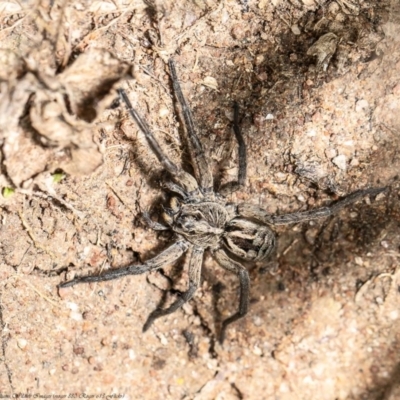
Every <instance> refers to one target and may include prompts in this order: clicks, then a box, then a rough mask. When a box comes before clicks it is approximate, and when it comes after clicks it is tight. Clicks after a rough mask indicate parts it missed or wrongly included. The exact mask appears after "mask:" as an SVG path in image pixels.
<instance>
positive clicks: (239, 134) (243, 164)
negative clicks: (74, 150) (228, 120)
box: [220, 102, 247, 196]
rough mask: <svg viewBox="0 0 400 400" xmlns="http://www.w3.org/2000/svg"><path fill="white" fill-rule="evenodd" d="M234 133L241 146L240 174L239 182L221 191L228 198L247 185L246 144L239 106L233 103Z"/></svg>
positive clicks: (231, 183) (228, 184)
mask: <svg viewBox="0 0 400 400" xmlns="http://www.w3.org/2000/svg"><path fill="white" fill-rule="evenodd" d="M233 132H234V133H235V137H236V140H237V142H238V145H239V172H238V180H237V181H236V182H228V183H227V184H225V185H223V186H222V188H221V189H220V193H221V194H222V195H223V196H226V195H227V194H229V193H232V192H235V191H236V190H238V189H240V188H241V187H242V186H244V185H245V183H246V174H247V156H246V143H245V142H244V140H243V136H242V132H241V131H240V127H239V105H238V103H236V102H235V103H233Z"/></svg>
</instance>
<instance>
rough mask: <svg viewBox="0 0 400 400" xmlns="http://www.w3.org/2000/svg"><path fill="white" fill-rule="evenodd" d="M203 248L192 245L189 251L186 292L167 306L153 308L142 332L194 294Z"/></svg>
mask: <svg viewBox="0 0 400 400" xmlns="http://www.w3.org/2000/svg"><path fill="white" fill-rule="evenodd" d="M203 255H204V249H202V248H201V247H199V246H193V247H192V249H191V252H190V261H189V288H188V290H187V291H186V292H183V293H182V294H181V295H180V297H179V298H178V299H177V300H176V301H174V302H173V303H172V304H171V305H170V306H169V307H168V308H166V309H161V308H157V309H155V310H154V311H153V312H152V313H151V314H150V315H149V317H148V319H147V321H146V323H145V324H144V326H143V332H145V331H147V330H148V329H149V328H150V326H151V324H152V323H153V322H154V321H155V320H156V319H157V318H160V317H163V316H165V315H168V314H172V313H173V312H175V311H176V310H178V308H181V307H182V306H183V305H184V304H185V303H186V302H188V301H189V300H190V299H191V298H192V297H193V295H194V293H195V291H196V290H197V288H198V287H199V286H200V279H201V265H202V263H203Z"/></svg>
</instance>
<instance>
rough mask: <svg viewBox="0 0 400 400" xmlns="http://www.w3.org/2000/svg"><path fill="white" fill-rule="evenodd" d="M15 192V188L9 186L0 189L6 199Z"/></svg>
mask: <svg viewBox="0 0 400 400" xmlns="http://www.w3.org/2000/svg"><path fill="white" fill-rule="evenodd" d="M14 193H15V190H14V189H13V188H10V187H4V188H3V190H2V191H1V194H2V195H3V197H4V198H5V199H8V198H9V197H11V196H12V195H13V194H14Z"/></svg>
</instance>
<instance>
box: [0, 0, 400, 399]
mask: <svg viewBox="0 0 400 400" xmlns="http://www.w3.org/2000/svg"><path fill="white" fill-rule="evenodd" d="M0 44H1V48H0V58H1V65H2V67H1V71H0V187H1V191H2V192H1V193H2V194H1V196H0V209H1V219H0V325H1V328H2V334H1V347H0V359H1V363H0V396H1V398H6V397H8V396H9V397H11V396H14V397H16V396H17V395H19V396H20V397H23V396H24V398H34V397H35V398H39V397H43V398H44V397H46V398H89V397H90V398H95V397H98V398H101V397H103V398H105V397H108V396H110V398H124V399H196V400H200V399H220V400H222V399H276V400H278V399H279V400H286V399H287V400H292V399H305V400H309V399H317V400H336V399H338V400H339V399H357V400H361V399H366V400H369V399H385V400H394V399H400V357H399V354H400V267H399V263H400V229H399V226H400V206H399V196H400V185H399V180H398V175H399V170H400V156H399V149H400V147H399V133H400V112H399V110H400V4H399V2H398V0H391V1H390V0H386V1H385V0H384V1H380V2H374V1H364V0H337V1H324V0H322V1H319V2H317V1H316V0H273V1H266V0H259V1H253V0H248V1H245V0H242V1H239V0H221V1H216V0H193V1H184V0H177V1H174V2H170V1H164V2H162V1H157V2H155V1H150V0H149V1H146V2H144V1H141V0H134V1H124V0H115V1H111V0H110V1H106V0H104V1H84V0H75V1H74V0H66V1H54V2H53V1H46V0H43V1H37V2H33V1H31V2H29V1H21V0H20V1H18V0H8V1H3V2H1V3H0ZM171 56H173V57H174V59H175V62H176V64H177V69H178V74H179V76H180V79H181V84H182V88H183V91H184V93H185V96H186V97H187V99H188V102H189V103H190V105H191V107H192V110H193V115H194V118H195V122H196V125H197V127H198V131H199V136H200V139H201V141H202V143H203V146H204V148H205V150H206V153H207V157H208V158H209V160H210V164H211V165H212V166H213V170H214V173H215V176H217V177H218V179H217V180H218V181H219V182H222V183H223V182H225V181H229V180H232V179H234V178H235V176H236V174H237V156H238V155H237V148H236V147H237V146H236V142H235V139H234V136H233V133H232V119H233V112H232V104H233V101H237V102H238V103H239V105H240V112H241V117H240V120H241V121H240V125H241V128H242V131H243V134H244V138H245V141H246V144H247V151H248V161H249V165H248V179H247V184H246V187H245V188H244V189H243V190H241V191H239V192H236V193H232V195H230V196H229V200H231V201H232V202H243V201H246V202H250V203H254V204H257V205H260V206H261V207H263V208H265V209H266V210H267V211H268V212H270V213H278V214H283V213H288V212H293V211H295V210H306V209H311V208H315V207H320V206H322V205H325V204H329V203H330V202H332V201H334V200H336V199H338V198H339V197H341V196H344V195H346V194H348V193H350V192H352V191H354V190H357V189H362V188H367V187H380V186H387V187H388V190H387V192H386V193H384V194H381V195H379V196H378V197H377V198H371V199H364V200H363V201H359V202H358V203H357V204H354V205H352V206H350V207H348V208H346V209H345V210H342V211H341V212H340V213H339V214H338V215H335V216H333V217H330V218H327V219H325V220H321V221H318V222H313V223H303V224H297V225H294V226H290V227H287V228H284V229H283V228H280V229H278V230H277V234H278V236H279V243H278V246H277V249H276V250H275V251H274V252H273V254H272V255H271V256H270V257H269V258H268V260H267V261H264V262H260V263H255V264H248V265H247V267H248V269H249V272H250V277H251V282H252V287H251V307H250V312H249V314H248V315H247V316H246V317H245V318H244V319H242V320H240V321H238V322H237V323H235V324H233V325H232V326H231V327H230V329H229V330H228V331H227V338H226V340H225V343H224V345H223V346H221V345H220V344H219V342H218V330H219V326H220V322H221V320H223V319H224V318H226V316H227V315H230V314H232V313H233V312H234V311H235V310H236V307H237V302H238V281H237V278H236V277H235V276H233V275H231V274H229V273H228V272H226V271H224V270H222V269H221V268H220V267H219V266H218V265H217V263H216V262H215V261H214V260H213V259H212V258H211V257H210V256H207V257H206V258H205V260H204V269H203V279H202V284H201V288H200V289H199V290H198V291H197V292H196V294H195V296H194V298H193V300H191V301H190V303H189V304H187V305H185V306H184V307H183V309H182V310H179V311H177V312H176V313H174V314H172V315H170V316H168V317H165V318H162V319H159V320H157V321H156V322H155V323H154V324H153V326H152V327H151V329H150V330H149V331H148V332H146V333H145V334H143V333H142V326H143V323H144V322H145V321H146V318H147V316H148V315H149V313H150V312H151V311H152V310H154V309H155V308H156V307H157V305H159V304H160V303H162V304H164V305H165V304H166V303H168V302H170V301H171V300H172V299H174V298H175V296H176V294H177V293H179V291H183V290H185V288H186V285H187V280H188V276H187V272H186V271H187V266H186V264H185V260H182V262H179V263H177V264H176V265H174V266H172V265H171V266H170V267H168V268H165V269H164V270H163V271H159V272H154V273H151V274H145V275H139V276H131V277H127V278H123V279H119V280H114V281H110V282H103V283H97V284H88V285H78V286H75V287H72V288H66V289H62V290H59V289H58V287H57V285H58V284H59V283H61V282H63V281H65V280H68V279H71V278H72V277H74V276H75V275H89V274H96V273H98V272H99V271H103V270H105V269H108V268H115V267H121V266H124V265H128V264H129V263H132V262H134V263H138V264H139V263H140V262H141V261H143V260H146V259H148V258H151V257H152V256H153V255H155V254H157V253H158V252H159V251H160V250H162V249H163V248H164V247H166V246H167V245H168V244H169V243H171V241H172V240H173V236H172V234H171V233H170V232H161V233H156V232H154V231H152V230H150V229H149V228H148V227H146V226H145V225H144V224H143V223H142V221H141V218H140V213H141V212H142V211H146V210H149V211H150V212H151V215H152V217H153V218H154V219H156V218H157V217H159V214H160V206H159V204H160V203H163V202H165V201H166V200H167V197H168V196H167V195H166V194H165V192H163V191H162V189H161V181H162V180H163V179H164V178H165V176H164V174H163V171H162V168H161V167H160V165H159V164H158V163H157V160H156V158H155V157H154V156H153V155H152V154H151V153H150V152H149V151H148V148H147V146H146V143H145V142H144V139H143V137H142V134H141V133H140V132H138V129H137V127H136V126H135V124H134V122H133V121H131V120H130V119H129V117H128V115H127V113H126V111H125V109H124V107H123V106H122V105H119V104H118V102H117V101H115V100H116V99H117V94H116V88H119V87H123V88H125V90H126V91H127V93H128V95H129V97H130V99H131V101H132V103H133V104H134V105H135V106H136V107H137V108H138V110H139V112H140V113H141V115H142V116H143V117H144V118H145V119H146V121H148V123H149V125H150V126H151V128H152V130H153V131H154V133H155V135H156V136H157V139H158V141H159V142H160V145H161V146H162V148H163V149H164V151H165V152H166V153H167V154H168V155H169V157H171V159H173V160H174V161H176V162H177V163H179V162H182V163H183V165H184V166H185V167H186V168H189V169H190V166H188V160H187V158H188V157H187V149H185V147H184V145H182V142H181V139H180V127H181V122H180V119H179V118H178V117H177V116H176V114H175V113H174V103H173V96H172V90H171V85H170V80H169V75H168V68H167V64H166V61H167V60H168V58H169V57H171Z"/></svg>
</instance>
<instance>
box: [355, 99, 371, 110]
mask: <svg viewBox="0 0 400 400" xmlns="http://www.w3.org/2000/svg"><path fill="white" fill-rule="evenodd" d="M368 110H369V103H368V101H367V100H364V99H361V100H358V101H357V103H356V112H361V111H368Z"/></svg>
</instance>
